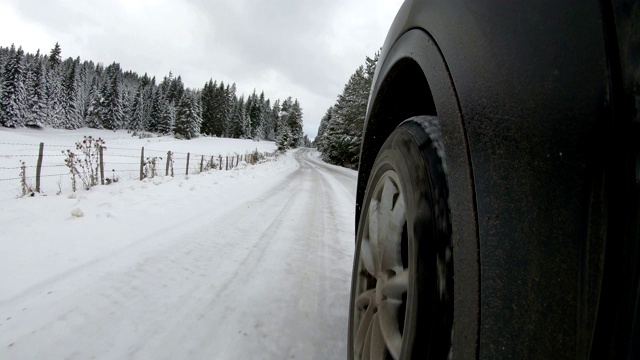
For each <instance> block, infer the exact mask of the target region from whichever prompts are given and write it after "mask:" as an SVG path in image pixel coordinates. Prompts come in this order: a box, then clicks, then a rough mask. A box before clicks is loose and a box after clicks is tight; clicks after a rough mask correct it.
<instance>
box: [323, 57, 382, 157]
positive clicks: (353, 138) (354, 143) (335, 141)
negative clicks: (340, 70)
mask: <svg viewBox="0 0 640 360" xmlns="http://www.w3.org/2000/svg"><path fill="white" fill-rule="evenodd" d="M377 59H378V54H376V55H375V56H374V57H373V58H369V57H367V58H366V63H365V66H360V67H358V69H357V70H356V72H355V73H354V74H353V75H351V77H350V78H349V81H348V82H347V84H346V85H345V87H344V90H343V92H342V94H340V96H338V101H337V102H336V104H335V105H334V106H333V107H332V108H330V109H329V110H328V111H327V114H326V115H325V117H324V118H323V121H321V123H320V128H319V129H318V136H317V137H316V146H317V147H318V150H320V152H321V153H322V157H323V159H325V161H328V162H331V163H334V164H338V165H342V166H347V167H351V168H357V167H358V164H359V156H360V144H361V141H362V128H363V126H364V118H365V116H366V111H367V100H368V97H369V89H370V87H371V82H372V80H373V75H374V71H375V66H376V62H377Z"/></svg>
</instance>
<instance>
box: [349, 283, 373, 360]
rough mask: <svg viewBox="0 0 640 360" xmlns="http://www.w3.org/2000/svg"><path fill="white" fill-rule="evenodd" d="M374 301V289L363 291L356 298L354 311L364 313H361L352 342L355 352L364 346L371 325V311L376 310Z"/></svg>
mask: <svg viewBox="0 0 640 360" xmlns="http://www.w3.org/2000/svg"><path fill="white" fill-rule="evenodd" d="M375 301H376V300H375V289H371V290H367V291H365V292H363V293H362V294H360V296H358V298H357V299H356V311H358V312H360V311H362V310H364V314H362V318H361V319H360V323H359V324H358V331H357V333H356V337H355V339H354V342H353V346H354V347H355V349H354V350H355V352H356V353H359V352H361V351H362V349H363V347H364V346H365V342H366V339H367V336H368V333H369V328H370V327H371V321H372V319H373V313H374V311H375V310H376V305H375Z"/></svg>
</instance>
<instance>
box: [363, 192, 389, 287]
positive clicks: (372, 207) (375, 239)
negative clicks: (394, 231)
mask: <svg viewBox="0 0 640 360" xmlns="http://www.w3.org/2000/svg"><path fill="white" fill-rule="evenodd" d="M379 208H380V202H378V201H377V200H375V199H372V200H371V203H370V204H369V213H368V217H367V222H368V225H369V226H368V227H367V230H368V236H367V238H363V239H362V240H368V241H366V242H367V243H368V245H369V252H370V254H371V261H372V263H371V266H372V267H371V268H370V267H367V271H369V273H370V274H371V275H372V276H374V277H375V276H376V275H377V273H378V271H379V270H380V263H379V261H380V248H379V244H380V235H381V234H384V229H382V230H383V232H382V233H381V232H380V227H379V219H380V211H379ZM364 242H365V241H363V243H364Z"/></svg>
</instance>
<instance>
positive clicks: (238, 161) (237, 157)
mask: <svg viewBox="0 0 640 360" xmlns="http://www.w3.org/2000/svg"><path fill="white" fill-rule="evenodd" d="M239 164H240V155H238V154H236V166H238V165H239Z"/></svg>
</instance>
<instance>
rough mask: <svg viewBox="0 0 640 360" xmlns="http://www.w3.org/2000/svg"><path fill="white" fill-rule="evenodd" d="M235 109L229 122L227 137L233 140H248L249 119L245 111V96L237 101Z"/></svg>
mask: <svg viewBox="0 0 640 360" xmlns="http://www.w3.org/2000/svg"><path fill="white" fill-rule="evenodd" d="M235 103H236V104H235V107H234V110H233V113H232V115H231V119H230V121H229V128H228V132H227V136H228V137H231V138H236V139H238V138H240V139H243V138H246V137H247V128H248V126H249V118H248V116H247V113H246V110H245V101H244V96H240V98H239V99H237V100H236V101H235Z"/></svg>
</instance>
